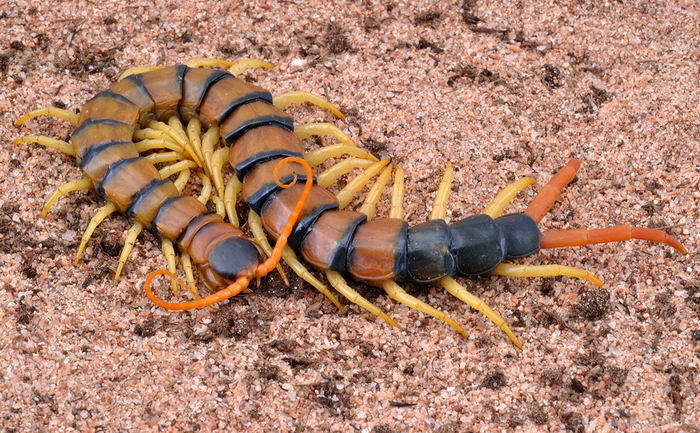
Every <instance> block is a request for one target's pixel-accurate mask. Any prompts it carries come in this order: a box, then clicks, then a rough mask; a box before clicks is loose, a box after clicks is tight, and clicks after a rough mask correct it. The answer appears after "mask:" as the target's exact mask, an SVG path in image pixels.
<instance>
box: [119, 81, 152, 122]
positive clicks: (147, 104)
mask: <svg viewBox="0 0 700 433" xmlns="http://www.w3.org/2000/svg"><path fill="white" fill-rule="evenodd" d="M109 89H110V90H111V91H112V92H114V93H117V94H119V95H122V96H123V97H125V98H126V99H128V100H129V101H131V103H132V104H134V105H136V106H137V107H138V109H139V115H140V116H139V119H140V122H141V124H142V125H143V124H145V123H146V122H148V121H149V120H151V119H152V118H153V106H154V104H153V99H151V95H149V94H148V91H147V90H146V88H145V87H144V85H143V82H142V81H141V75H130V76H128V77H126V78H124V79H123V80H121V81H117V82H116V83H114V84H112V85H111V86H110V87H109Z"/></svg>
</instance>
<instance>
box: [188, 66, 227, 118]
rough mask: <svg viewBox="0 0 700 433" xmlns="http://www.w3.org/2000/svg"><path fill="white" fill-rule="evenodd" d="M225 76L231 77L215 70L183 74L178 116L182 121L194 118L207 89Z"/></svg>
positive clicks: (201, 69) (200, 69)
mask: <svg viewBox="0 0 700 433" xmlns="http://www.w3.org/2000/svg"><path fill="white" fill-rule="evenodd" d="M227 75H228V76H231V75H229V74H228V73H226V72H224V71H220V70H217V69H206V68H190V69H188V70H187V73H186V74H185V80H184V81H183V83H182V100H181V101H180V116H181V117H182V119H183V120H185V121H189V120H190V119H191V118H192V117H195V116H196V115H197V110H198V109H199V106H200V104H201V103H202V102H203V101H204V97H205V95H206V94H207V91H208V90H209V87H210V86H212V85H213V84H214V83H215V82H216V81H218V80H220V79H222V78H223V77H225V76H227Z"/></svg>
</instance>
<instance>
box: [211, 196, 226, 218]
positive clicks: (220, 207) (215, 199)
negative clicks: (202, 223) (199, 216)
mask: <svg viewBox="0 0 700 433" xmlns="http://www.w3.org/2000/svg"><path fill="white" fill-rule="evenodd" d="M211 201H212V203H214V206H216V214H217V215H219V216H220V217H221V219H225V218H226V207H225V206H224V201H223V200H221V199H220V198H219V196H218V195H213V196H211Z"/></svg>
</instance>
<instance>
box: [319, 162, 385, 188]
mask: <svg viewBox="0 0 700 433" xmlns="http://www.w3.org/2000/svg"><path fill="white" fill-rule="evenodd" d="M372 164H374V161H371V160H369V159H362V158H347V159H344V160H342V161H340V162H339V163H337V164H335V165H333V166H331V167H330V168H328V169H327V170H324V171H323V172H322V173H321V174H319V175H318V176H317V177H316V184H317V185H318V186H320V187H323V188H328V187H329V186H331V185H333V184H334V183H335V182H336V181H337V180H338V178H340V177H341V176H343V175H344V174H347V173H349V172H351V171H352V170H354V169H356V168H368V167H369V166H371V165H372Z"/></svg>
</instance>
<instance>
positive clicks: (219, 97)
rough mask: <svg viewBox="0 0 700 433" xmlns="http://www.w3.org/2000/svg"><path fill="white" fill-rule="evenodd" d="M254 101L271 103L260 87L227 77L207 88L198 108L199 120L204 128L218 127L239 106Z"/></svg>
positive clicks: (268, 94) (267, 94) (269, 95)
mask: <svg viewBox="0 0 700 433" xmlns="http://www.w3.org/2000/svg"><path fill="white" fill-rule="evenodd" d="M256 100H262V101H267V102H272V95H271V94H270V92H268V91H267V90H265V89H263V88H262V87H258V86H256V85H255V84H251V83H247V82H245V81H243V80H239V79H238V78H236V77H234V76H233V75H228V76H226V77H224V78H222V79H220V80H218V81H217V82H216V83H214V84H213V85H212V86H211V87H210V88H209V91H208V92H207V94H206V96H205V97H204V101H202V103H201V105H200V107H199V114H200V116H199V119H200V120H201V121H202V125H204V127H206V128H208V127H210V126H212V125H218V124H219V123H221V122H222V121H223V120H224V119H226V116H228V115H229V114H231V113H232V112H233V111H234V110H235V109H236V108H238V107H239V106H240V105H242V104H246V103H249V102H251V101H256ZM222 137H223V135H222Z"/></svg>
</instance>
